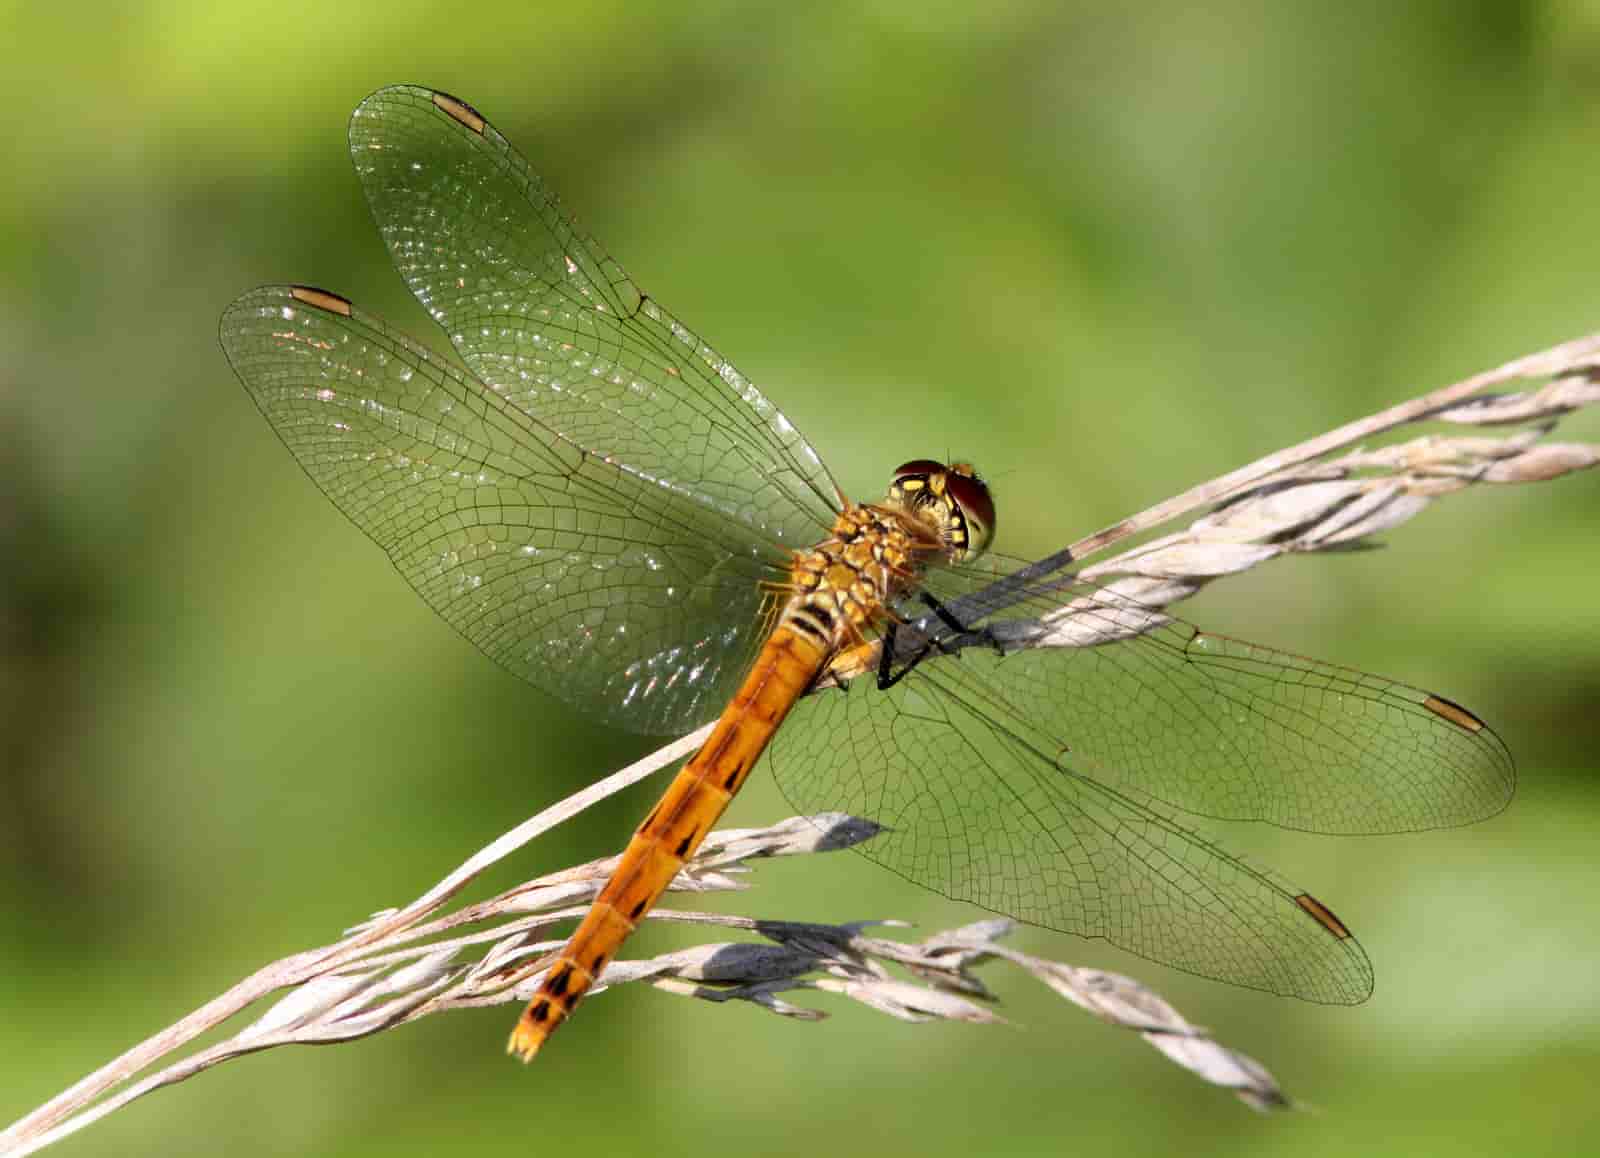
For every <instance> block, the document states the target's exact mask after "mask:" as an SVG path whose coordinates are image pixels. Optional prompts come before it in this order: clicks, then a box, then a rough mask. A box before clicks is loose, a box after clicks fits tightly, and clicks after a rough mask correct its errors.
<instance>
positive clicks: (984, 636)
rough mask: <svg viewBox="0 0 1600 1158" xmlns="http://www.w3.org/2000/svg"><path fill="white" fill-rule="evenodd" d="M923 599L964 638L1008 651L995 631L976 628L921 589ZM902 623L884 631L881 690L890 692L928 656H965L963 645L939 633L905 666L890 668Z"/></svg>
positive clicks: (929, 639)
mask: <svg viewBox="0 0 1600 1158" xmlns="http://www.w3.org/2000/svg"><path fill="white" fill-rule="evenodd" d="M920 598H921V600H922V602H923V604H924V605H926V606H927V608H928V609H929V610H930V611H932V612H933V613H934V615H935V616H937V617H938V619H939V622H940V623H942V624H944V625H945V626H946V627H948V628H949V629H950V630H951V631H953V632H954V633H955V634H956V635H957V636H959V637H963V638H964V639H967V640H975V641H981V642H984V643H987V644H989V645H990V646H992V647H993V648H994V649H995V650H996V651H998V652H1000V654H1002V655H1004V654H1005V650H1004V648H1002V647H1001V645H1000V641H999V640H998V639H996V638H995V637H994V634H993V633H992V632H990V631H989V629H988V628H979V629H977V630H976V631H974V630H973V629H971V628H969V627H968V626H967V625H966V624H964V623H962V622H961V621H960V620H959V619H957V618H956V617H955V616H954V615H953V614H952V613H951V611H950V609H949V608H948V607H946V606H945V605H944V604H943V603H940V602H939V601H938V600H937V599H935V598H934V597H933V596H932V595H930V594H929V593H928V592H926V591H923V592H921V595H920ZM901 626H902V624H900V623H898V622H892V623H890V624H889V629H888V630H887V631H886V632H884V636H883V646H882V647H881V648H880V649H879V651H878V690H879V691H886V690H887V689H889V688H892V687H894V685H895V684H897V683H899V682H900V681H901V680H903V679H905V678H906V676H907V675H908V674H910V672H911V670H912V669H913V668H915V667H916V666H917V665H918V664H919V663H921V662H922V661H923V660H925V659H927V658H928V656H930V655H932V654H933V653H934V652H938V653H939V654H940V655H952V656H956V657H957V658H959V657H960V655H961V650H960V648H954V647H951V646H950V645H949V644H948V643H946V642H945V641H944V640H943V639H940V638H938V637H937V636H930V637H928V640H927V642H926V643H924V644H923V645H922V649H921V650H920V651H918V652H917V654H916V655H914V656H912V657H911V658H910V660H908V661H907V662H906V665H905V666H904V667H902V668H901V669H900V670H899V671H891V670H890V669H891V667H892V666H893V662H894V653H895V633H896V632H897V631H899V629H900V627H901Z"/></svg>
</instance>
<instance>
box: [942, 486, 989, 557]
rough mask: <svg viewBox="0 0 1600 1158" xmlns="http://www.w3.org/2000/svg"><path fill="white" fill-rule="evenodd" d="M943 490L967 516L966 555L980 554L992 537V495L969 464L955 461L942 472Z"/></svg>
mask: <svg viewBox="0 0 1600 1158" xmlns="http://www.w3.org/2000/svg"><path fill="white" fill-rule="evenodd" d="M944 489H945V493H946V494H948V495H949V496H950V498H951V499H953V500H954V501H955V504H956V506H958V507H960V508H961V513H962V514H963V515H965V516H966V519H967V532H968V537H969V543H968V546H967V556H968V557H969V558H975V557H976V556H978V555H981V554H983V552H984V551H985V550H987V549H988V547H989V542H990V540H991V539H993V538H994V496H993V495H991V494H990V493H989V487H988V486H987V484H985V483H984V481H983V480H982V479H981V478H979V477H978V476H977V475H976V474H975V473H973V470H972V468H971V467H970V466H967V465H966V464H964V463H956V464H955V465H953V466H951V467H949V468H948V469H947V470H946V471H945V476H944Z"/></svg>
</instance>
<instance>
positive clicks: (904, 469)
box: [894, 458, 945, 479]
mask: <svg viewBox="0 0 1600 1158" xmlns="http://www.w3.org/2000/svg"><path fill="white" fill-rule="evenodd" d="M944 469H945V467H944V463H942V462H934V461H933V459H931V458H914V459H912V460H911V461H910V462H907V463H901V464H900V465H899V466H897V467H895V468H894V477H895V478H896V479H903V478H907V477H909V476H911V475H917V474H927V475H934V474H942V473H944Z"/></svg>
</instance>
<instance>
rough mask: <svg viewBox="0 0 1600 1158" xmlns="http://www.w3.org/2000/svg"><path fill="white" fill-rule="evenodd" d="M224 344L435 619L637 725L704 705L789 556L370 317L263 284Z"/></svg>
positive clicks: (225, 327)
mask: <svg viewBox="0 0 1600 1158" xmlns="http://www.w3.org/2000/svg"><path fill="white" fill-rule="evenodd" d="M221 340H222V346H223V350H224V351H225V352H226V354H227V356H228V360H229V361H230V362H231V363H232V364H233V368H234V370H235V371H236V372H237V373H238V375H239V377H240V379H241V380H242V381H243V382H244V384H245V387H246V389H248V390H249V392H250V395H251V397H252V398H253V399H254V400H255V402H256V405H257V406H259V407H260V409H261V412H262V413H263V414H264V415H265V416H266V418H267V420H268V422H270V423H271V424H272V427H273V429H274V430H276V431H277V432H278V435H279V436H280V437H281V438H282V439H283V441H284V443H285V444H286V445H287V446H288V447H289V449H290V451H291V452H293V454H294V456H295V458H296V459H298V460H299V462H300V465H301V466H302V467H304V468H305V470H306V472H307V473H308V474H309V475H310V476H311V477H312V479H313V480H314V481H315V482H316V483H317V485H318V486H319V487H321V488H322V490H323V491H324V492H325V493H326V494H327V495H328V496H329V497H330V498H331V499H332V500H333V501H334V503H335V504H336V505H337V506H338V507H339V509H340V510H342V511H343V512H344V513H345V514H346V515H348V516H349V517H350V519H351V520H352V521H353V522H355V523H356V525H357V526H359V527H360V528H361V529H362V530H363V531H365V532H366V533H367V534H368V535H369V536H371V537H372V539H373V540H374V541H376V542H377V544H378V545H379V546H380V547H382V548H383V549H384V550H385V551H386V552H387V553H388V555H389V557H390V559H391V560H392V561H393V562H394V564H395V566H396V567H397V568H398V569H399V570H400V572H401V574H402V575H404V576H405V578H406V579H407V581H408V582H410V583H411V585H412V586H413V587H414V588H416V590H417V591H418V593H419V594H421V595H422V597H423V598H424V599H425V600H427V602H428V603H429V605H430V606H432V607H433V608H434V610H436V611H437V612H438V613H439V614H440V615H442V616H443V617H444V618H445V620H447V621H448V622H449V623H450V624H451V626H453V627H454V628H456V630H458V631H459V632H461V633H462V634H463V635H465V636H466V637H467V638H468V639H470V640H471V641H472V642H473V643H475V644H476V645H477V646H478V647H480V648H481V649H483V651H485V652H486V653H487V654H488V655H489V656H491V657H492V658H493V659H495V660H496V661H497V662H499V663H501V664H503V665H504V666H505V667H507V668H509V669H510V670H512V671H513V672H515V673H517V674H518V675H520V676H523V677H524V678H526V679H528V680H529V681H531V682H532V683H534V684H536V685H538V686H539V687H541V688H543V689H545V690H546V691H549V692H551V693H553V694H555V695H557V696H560V697H562V698H563V699H566V700H568V701H569V702H571V703H572V704H574V705H576V706H578V707H580V708H583V709H585V710H587V711H590V712H593V713H595V714H597V715H599V716H600V717H602V718H604V719H605V720H607V721H610V722H612V723H614V724H617V725H619V726H623V727H627V728H631V729H633V730H636V731H642V732H652V733H672V732H681V731H684V730H687V729H689V728H692V727H694V726H696V725H698V724H700V723H702V722H703V721H705V720H707V719H710V718H712V717H714V716H715V715H716V714H717V713H718V712H719V711H720V710H721V708H722V706H723V703H724V702H725V701H726V699H727V698H728V696H729V695H730V694H731V693H732V689H733V688H734V687H736V686H737V683H738V680H739V678H740V676H741V675H742V674H743V671H744V669H745V667H746V666H748V664H749V661H750V658H751V656H752V655H753V654H754V650H755V648H756V647H758V646H759V644H760V641H761V638H762V637H763V636H764V634H765V621H766V617H767V615H768V613H769V612H770V610H771V606H770V604H771V600H770V597H769V596H767V595H766V594H764V593H763V591H762V590H761V589H760V588H758V586H757V584H758V583H759V582H761V581H762V580H774V581H776V580H781V579H782V578H783V576H784V574H785V572H786V568H787V564H788V559H787V557H786V555H785V554H784V553H783V552H782V551H781V550H780V549H778V548H777V547H775V546H773V545H771V544H770V543H765V545H763V544H764V540H763V539H762V538H761V537H760V536H759V535H757V534H755V533H754V532H753V531H752V530H751V529H750V528H749V527H748V526H746V525H744V524H741V523H739V522H737V521H735V520H728V519H722V520H707V519H706V517H705V511H704V508H703V506H702V505H701V504H700V503H699V501H698V500H697V499H696V498H695V497H694V496H690V495H687V494H685V493H683V492H681V491H679V490H676V489H673V488H671V487H666V486H661V485H658V484H657V483H655V482H653V481H651V480H648V479H645V478H642V477H640V476H639V475H637V474H635V473H631V472H629V471H628V470H626V469H624V468H623V467H621V466H619V465H617V464H615V463H611V462H607V461H605V460H604V459H601V458H598V457H596V456H594V455H592V454H589V453H587V452H586V451H584V450H581V449H580V448H579V447H577V446H575V445H573V444H572V443H571V442H570V441H568V440H566V439H564V438H562V437H560V436H559V435H557V434H556V433H555V432H553V431H551V430H550V429H549V428H547V427H545V426H543V425H541V424H540V423H539V422H538V421H537V420H535V419H534V418H532V417H530V415H529V414H528V413H527V412H526V410H525V409H523V408H522V407H520V406H519V405H517V404H516V403H515V402H514V401H512V400H511V399H509V398H507V397H505V396H504V395H503V394H502V393H500V392H499V391H497V390H495V389H493V388H490V387H486V386H484V385H483V384H481V383H479V382H477V381H474V380H473V379H472V378H470V377H469V376H467V375H465V374H463V373H461V372H460V371H459V370H457V369H455V368H454V367H452V366H450V365H448V364H446V363H445V362H444V361H443V360H442V359H440V358H439V357H438V356H437V355H434V354H431V353H429V352H428V351H427V350H425V349H423V348H421V347H419V346H416V345H414V344H413V343H411V342H409V341H407V340H406V339H405V338H404V337H402V336H400V335H399V334H396V333H395V332H393V331H392V330H390V329H389V328H388V327H387V326H386V325H385V324H384V323H383V322H381V321H379V320H378V319H376V318H374V317H372V316H370V315H368V314H365V313H363V312H361V311H359V310H356V309H354V308H353V307H351V306H350V305H349V303H347V302H344V301H343V299H340V298H337V297H335V296H334V295H331V294H326V293H323V292H321V291H314V290H306V289H302V288H299V287H290V286H266V287H263V288H261V289H257V290H253V291H252V292H250V293H248V294H245V295H244V296H243V297H241V298H239V299H238V300H237V301H235V302H234V303H233V304H232V305H231V306H229V307H228V309H227V311H226V312H225V313H224V314H223V317H222V325H221Z"/></svg>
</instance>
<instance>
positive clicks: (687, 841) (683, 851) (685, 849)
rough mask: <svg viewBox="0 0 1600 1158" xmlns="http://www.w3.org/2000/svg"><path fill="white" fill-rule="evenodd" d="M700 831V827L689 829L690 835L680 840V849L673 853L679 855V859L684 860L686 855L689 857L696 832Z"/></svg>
mask: <svg viewBox="0 0 1600 1158" xmlns="http://www.w3.org/2000/svg"><path fill="white" fill-rule="evenodd" d="M698 831H699V829H695V828H691V829H690V830H689V835H688V836H686V837H684V838H683V839H682V840H680V841H679V842H678V849H677V851H676V852H674V853H673V854H672V855H673V856H675V857H677V858H678V859H679V860H683V859H684V858H685V857H687V856H688V855H689V846H690V845H691V844H693V843H694V834H695V833H696V832H698Z"/></svg>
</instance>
